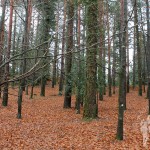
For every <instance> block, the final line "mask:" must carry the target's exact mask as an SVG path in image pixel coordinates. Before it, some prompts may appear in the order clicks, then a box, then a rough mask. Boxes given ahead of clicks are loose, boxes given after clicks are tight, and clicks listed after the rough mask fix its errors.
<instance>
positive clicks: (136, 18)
mask: <svg viewBox="0 0 150 150" xmlns="http://www.w3.org/2000/svg"><path fill="white" fill-rule="evenodd" d="M134 18H135V25H136V27H135V29H136V38H137V41H136V44H137V57H138V85H139V92H138V93H139V96H142V64H141V48H140V39H139V38H140V37H139V29H138V13H137V0H134Z"/></svg>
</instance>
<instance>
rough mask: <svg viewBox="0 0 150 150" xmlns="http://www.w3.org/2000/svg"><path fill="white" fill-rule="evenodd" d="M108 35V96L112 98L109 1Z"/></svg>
mask: <svg viewBox="0 0 150 150" xmlns="http://www.w3.org/2000/svg"><path fill="white" fill-rule="evenodd" d="M107 33H108V95H109V96H110V97H111V96H112V90H111V86H112V78H111V62H110V57H111V41H110V23H109V12H108V1H107Z"/></svg>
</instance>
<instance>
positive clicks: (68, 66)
mask: <svg viewBox="0 0 150 150" xmlns="http://www.w3.org/2000/svg"><path fill="white" fill-rule="evenodd" d="M67 4H68V6H67V7H68V25H67V28H68V29H67V31H68V36H67V48H66V53H67V54H66V72H65V76H66V81H65V97H64V108H71V92H72V83H71V68H72V50H73V20H74V3H73V0H69V1H68V3H67Z"/></svg>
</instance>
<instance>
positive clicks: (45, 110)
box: [0, 85, 150, 150]
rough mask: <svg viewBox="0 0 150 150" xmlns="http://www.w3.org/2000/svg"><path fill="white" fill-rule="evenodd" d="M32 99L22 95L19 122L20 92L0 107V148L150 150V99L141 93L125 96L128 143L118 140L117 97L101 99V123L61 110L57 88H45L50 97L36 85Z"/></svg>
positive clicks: (131, 92)
mask: <svg viewBox="0 0 150 150" xmlns="http://www.w3.org/2000/svg"><path fill="white" fill-rule="evenodd" d="M29 90H30V88H29ZM34 93H35V94H34V98H33V99H30V98H29V97H30V96H29V95H24V98H23V109H22V119H20V120H18V119H17V118H16V114H17V94H18V91H17V90H13V89H10V93H9V104H8V106H7V107H3V106H0V150H144V149H150V139H149V137H148V136H149V130H150V127H149V124H150V121H149V120H150V119H149V117H148V115H147V109H148V108H147V100H146V99H145V95H144V96H142V97H140V96H138V94H137V91H136V90H135V91H133V90H131V91H130V93H129V94H127V110H126V111H125V113H124V115H125V116H124V140H123V141H118V140H116V130H117V129H116V128H117V119H118V94H116V95H113V96H112V97H108V96H107V95H106V96H104V101H99V103H98V107H99V119H97V120H93V121H84V120H82V112H83V110H82V108H81V114H76V113H75V112H76V111H75V97H73V98H72V108H71V109H63V100H64V97H63V96H58V87H56V88H54V89H53V88H51V87H50V86H48V85H47V88H46V96H45V97H41V96H40V87H35V89H34Z"/></svg>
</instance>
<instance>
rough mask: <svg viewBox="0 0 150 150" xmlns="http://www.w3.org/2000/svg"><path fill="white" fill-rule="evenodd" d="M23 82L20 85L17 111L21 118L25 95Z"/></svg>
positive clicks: (18, 116)
mask: <svg viewBox="0 0 150 150" xmlns="http://www.w3.org/2000/svg"><path fill="white" fill-rule="evenodd" d="M21 84H22V83H20V86H19V91H18V113H17V118H18V119H21V117H22V116H21V110H22V95H23V89H22V86H21Z"/></svg>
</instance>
